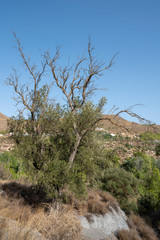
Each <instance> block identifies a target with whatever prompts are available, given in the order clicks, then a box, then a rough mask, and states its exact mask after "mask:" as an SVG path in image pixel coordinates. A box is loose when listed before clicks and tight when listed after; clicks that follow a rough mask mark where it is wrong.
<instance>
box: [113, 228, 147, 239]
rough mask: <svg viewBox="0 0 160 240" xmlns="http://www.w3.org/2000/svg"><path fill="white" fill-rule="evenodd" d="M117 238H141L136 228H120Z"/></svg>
mask: <svg viewBox="0 0 160 240" xmlns="http://www.w3.org/2000/svg"><path fill="white" fill-rule="evenodd" d="M117 237H118V239H119V240H141V239H142V238H141V237H140V236H139V234H138V233H137V231H136V230H134V229H131V230H130V231H126V230H121V231H119V232H118V236H117Z"/></svg>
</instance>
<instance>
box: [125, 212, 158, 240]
mask: <svg viewBox="0 0 160 240" xmlns="http://www.w3.org/2000/svg"><path fill="white" fill-rule="evenodd" d="M128 224H129V226H130V228H132V229H136V230H137V232H138V233H139V235H140V236H141V239H143V240H157V239H158V238H157V236H156V233H155V231H154V230H153V229H152V228H151V227H150V226H149V225H148V224H147V223H146V222H145V220H144V219H142V218H141V217H140V216H136V215H131V216H130V217H129V220H128Z"/></svg>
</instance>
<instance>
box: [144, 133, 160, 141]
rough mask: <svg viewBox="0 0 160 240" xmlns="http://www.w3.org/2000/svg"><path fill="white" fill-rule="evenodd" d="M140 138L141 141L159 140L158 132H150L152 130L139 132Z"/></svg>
mask: <svg viewBox="0 0 160 240" xmlns="http://www.w3.org/2000/svg"><path fill="white" fill-rule="evenodd" d="M140 139H141V140H143V141H154V140H159V141H160V134H159V133H152V132H146V133H142V134H140Z"/></svg>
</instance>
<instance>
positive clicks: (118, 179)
mask: <svg viewBox="0 0 160 240" xmlns="http://www.w3.org/2000/svg"><path fill="white" fill-rule="evenodd" d="M138 184H139V181H138V180H137V178H136V177H135V176H134V175H133V174H132V173H128V172H127V171H125V170H124V169H121V168H109V169H107V170H106V171H105V173H104V176H103V177H102V179H101V188H102V190H104V191H108V192H110V193H111V194H112V195H113V196H114V197H115V198H116V199H117V200H118V202H119V203H120V205H121V207H122V208H123V209H125V210H127V209H128V210H129V209H130V208H131V207H132V206H131V203H132V201H131V199H135V197H136V196H137V194H138ZM128 199H130V202H129V200H128Z"/></svg>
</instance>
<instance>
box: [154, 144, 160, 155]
mask: <svg viewBox="0 0 160 240" xmlns="http://www.w3.org/2000/svg"><path fill="white" fill-rule="evenodd" d="M155 151H156V156H160V143H158V144H157V145H156V147H155Z"/></svg>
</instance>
